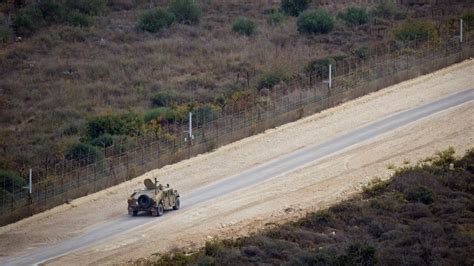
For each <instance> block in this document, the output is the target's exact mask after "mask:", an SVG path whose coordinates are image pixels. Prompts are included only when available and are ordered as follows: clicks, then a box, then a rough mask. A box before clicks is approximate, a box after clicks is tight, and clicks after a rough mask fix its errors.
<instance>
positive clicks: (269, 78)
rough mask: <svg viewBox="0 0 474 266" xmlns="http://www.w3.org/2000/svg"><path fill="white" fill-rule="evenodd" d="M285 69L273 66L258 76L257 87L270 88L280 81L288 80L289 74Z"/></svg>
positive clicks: (260, 88) (259, 88)
mask: <svg viewBox="0 0 474 266" xmlns="http://www.w3.org/2000/svg"><path fill="white" fill-rule="evenodd" d="M285 71H286V70H285V69H281V68H275V69H271V70H269V71H267V72H265V73H263V74H261V75H260V76H259V78H258V82H257V89H258V90H262V89H272V88H273V87H275V86H276V85H278V84H279V83H280V82H282V81H288V80H289V79H290V75H289V74H288V73H286V72H285Z"/></svg>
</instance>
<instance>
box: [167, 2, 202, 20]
mask: <svg viewBox="0 0 474 266" xmlns="http://www.w3.org/2000/svg"><path fill="white" fill-rule="evenodd" d="M168 9H169V11H170V12H171V13H173V14H174V15H175V17H176V21H177V22H178V23H183V24H190V25H194V24H197V23H199V19H200V18H201V9H200V8H199V7H198V6H197V4H196V2H195V1H193V0H171V2H170V5H169V8H168Z"/></svg>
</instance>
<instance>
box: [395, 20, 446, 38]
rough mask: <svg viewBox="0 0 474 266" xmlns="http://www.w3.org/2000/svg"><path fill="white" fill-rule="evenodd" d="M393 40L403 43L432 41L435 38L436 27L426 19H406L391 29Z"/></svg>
mask: <svg viewBox="0 0 474 266" xmlns="http://www.w3.org/2000/svg"><path fill="white" fill-rule="evenodd" d="M392 33H393V37H394V39H395V40H398V41H402V42H404V43H407V42H412V41H418V42H426V41H433V40H435V39H436V38H437V35H436V28H435V27H434V26H433V24H431V23H430V22H428V21H406V22H404V23H402V24H400V25H399V26H397V27H395V29H394V30H393V32H392Z"/></svg>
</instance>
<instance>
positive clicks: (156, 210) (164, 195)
mask: <svg viewBox="0 0 474 266" xmlns="http://www.w3.org/2000/svg"><path fill="white" fill-rule="evenodd" d="M143 183H144V184H145V189H139V190H135V191H134V192H133V193H132V195H130V197H129V198H128V214H130V215H132V216H137V215H138V214H139V212H148V213H150V214H151V215H153V216H161V215H163V213H164V211H165V210H168V209H173V210H178V209H179V207H180V201H179V193H178V191H177V190H175V189H172V188H171V187H170V185H169V184H168V185H166V186H163V185H162V184H160V183H159V182H158V181H157V180H156V178H155V182H153V181H151V180H150V179H148V178H147V179H145V181H144V182H143Z"/></svg>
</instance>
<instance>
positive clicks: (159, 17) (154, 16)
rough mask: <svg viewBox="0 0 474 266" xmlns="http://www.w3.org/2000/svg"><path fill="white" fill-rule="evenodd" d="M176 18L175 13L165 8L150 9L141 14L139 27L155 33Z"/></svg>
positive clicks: (169, 24)
mask: <svg viewBox="0 0 474 266" xmlns="http://www.w3.org/2000/svg"><path fill="white" fill-rule="evenodd" d="M174 20H175V16H174V14H173V13H171V12H168V11H167V10H165V9H156V10H150V11H145V12H143V13H142V14H141V15H140V17H139V19H138V25H137V27H138V28H139V29H141V30H143V31H148V32H153V33H154V32H158V31H159V30H161V29H163V28H167V27H169V26H171V24H173V22H174Z"/></svg>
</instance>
